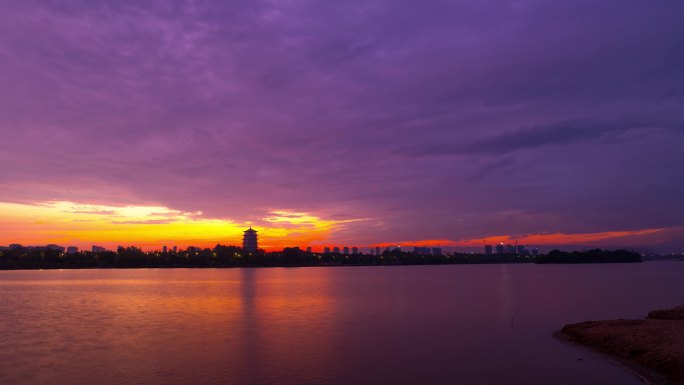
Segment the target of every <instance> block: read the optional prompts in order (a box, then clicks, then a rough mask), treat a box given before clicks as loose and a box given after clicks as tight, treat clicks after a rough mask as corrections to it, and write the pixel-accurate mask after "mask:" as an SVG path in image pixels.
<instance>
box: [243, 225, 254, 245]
mask: <svg viewBox="0 0 684 385" xmlns="http://www.w3.org/2000/svg"><path fill="white" fill-rule="evenodd" d="M244 233H245V235H244V236H243V237H242V248H243V249H245V250H246V251H257V249H258V243H257V231H256V230H254V229H252V226H249V229H247V230H245V231H244Z"/></svg>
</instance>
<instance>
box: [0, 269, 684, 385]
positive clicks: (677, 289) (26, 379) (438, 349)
mask: <svg viewBox="0 0 684 385" xmlns="http://www.w3.org/2000/svg"><path fill="white" fill-rule="evenodd" d="M0 291H1V296H0V384H155V385H156V384H264V385H271V384H339V385H353V384H513V383H516V384H528V385H529V384H540V385H542V384H544V385H547V384H558V385H562V384H573V385H579V384H582V385H586V384H597V385H598V384H601V385H604V384H639V383H640V381H639V380H638V379H637V378H636V377H635V376H634V375H632V374H631V373H629V372H627V371H624V370H623V369H621V368H620V367H618V366H616V365H614V364H612V363H610V362H608V361H606V360H604V359H603V358H601V357H599V356H596V355H593V354H592V353H589V352H587V351H585V350H583V349H579V348H576V347H574V346H570V345H567V344H564V343H562V342H559V341H557V340H555V339H554V338H553V337H552V336H551V334H552V332H553V331H555V330H557V329H559V328H560V327H562V326H563V325H564V324H566V323H571V322H578V321H584V320H597V319H613V318H643V317H644V316H645V315H646V313H647V312H648V311H649V310H652V309H655V308H666V307H672V306H675V305H681V304H684V263H677V262H650V263H642V264H624V265H621V264H606V265H574V266H560V265H463V266H455V265H454V266H397V267H330V268H269V269H140V270H51V271H0ZM579 358H581V359H582V360H578V359H579Z"/></svg>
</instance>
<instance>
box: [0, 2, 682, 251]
mask: <svg viewBox="0 0 684 385" xmlns="http://www.w3.org/2000/svg"><path fill="white" fill-rule="evenodd" d="M0 6H1V7H2V9H3V11H2V12H0V90H1V91H0V146H1V150H0V245H2V244H10V243H21V244H46V243H57V244H62V245H72V244H73V245H77V246H80V247H89V246H90V245H92V244H98V245H104V246H106V247H110V248H111V247H115V246H116V245H118V244H124V245H129V244H131V245H139V246H143V247H145V248H159V247H160V246H161V245H162V244H168V245H172V244H177V245H186V246H187V245H190V244H193V245H201V246H203V245H213V244H216V243H218V242H220V243H223V244H238V243H239V242H240V239H241V234H242V231H243V230H244V229H245V228H246V227H247V226H249V225H252V226H254V228H256V229H257V230H259V234H260V245H261V246H262V247H264V248H267V249H278V248H281V247H284V246H303V247H304V246H309V245H310V246H313V247H314V249H319V248H322V247H323V246H324V245H328V246H335V245H348V246H360V247H366V246H371V245H376V244H383V245H384V244H402V245H441V246H447V247H455V248H464V249H467V248H469V247H478V248H479V247H480V245H481V244H482V243H483V242H490V243H491V242H514V241H519V242H520V243H525V244H528V245H537V246H542V247H544V246H548V247H552V246H564V247H570V248H572V247H579V246H582V247H584V246H615V247H646V248H652V249H654V250H660V251H664V252H670V251H682V250H684V215H682V214H684V198H682V197H684V151H683V150H682V147H684V70H683V68H684V49H683V48H682V47H684V24H683V23H682V20H684V2H681V1H678V0H656V1H653V0H619V1H618V0H557V1H553V2H549V1H542V0H533V1H525V0H518V1H504V0H498V1H493V0H448V1H441V0H429V1H422V0H421V1H419V0H391V1H390V0H387V1H373V0H363V1H357V0H346V1H336V2H330V1H307V0H271V1H258V0H250V1H199V0H197V1H190V0H188V1H170V0H169V1H167V0H165V1H145V2H141V1H134V0H120V1H103V0H102V1H99V0H84V1H48V0H43V1H34V0H23V1H9V0H0Z"/></svg>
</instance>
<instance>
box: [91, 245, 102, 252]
mask: <svg viewBox="0 0 684 385" xmlns="http://www.w3.org/2000/svg"><path fill="white" fill-rule="evenodd" d="M92 251H93V253H101V252H103V251H105V248H104V247H100V246H95V245H93V247H92Z"/></svg>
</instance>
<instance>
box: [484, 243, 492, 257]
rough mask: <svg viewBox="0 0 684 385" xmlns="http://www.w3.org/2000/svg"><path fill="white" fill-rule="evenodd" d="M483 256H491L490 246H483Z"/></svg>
mask: <svg viewBox="0 0 684 385" xmlns="http://www.w3.org/2000/svg"><path fill="white" fill-rule="evenodd" d="M485 255H492V245H485Z"/></svg>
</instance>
